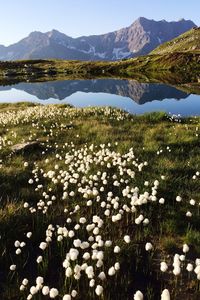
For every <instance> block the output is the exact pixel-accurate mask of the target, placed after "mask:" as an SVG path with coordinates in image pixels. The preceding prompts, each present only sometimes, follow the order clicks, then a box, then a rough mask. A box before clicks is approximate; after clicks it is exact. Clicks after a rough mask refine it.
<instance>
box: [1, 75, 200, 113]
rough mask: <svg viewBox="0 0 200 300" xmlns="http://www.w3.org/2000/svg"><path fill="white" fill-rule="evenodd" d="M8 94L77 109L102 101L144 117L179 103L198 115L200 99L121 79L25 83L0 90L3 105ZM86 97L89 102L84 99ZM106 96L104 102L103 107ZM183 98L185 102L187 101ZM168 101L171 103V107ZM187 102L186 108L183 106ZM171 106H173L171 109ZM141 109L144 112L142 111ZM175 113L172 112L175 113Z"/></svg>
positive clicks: (176, 90) (160, 85)
mask: <svg viewBox="0 0 200 300" xmlns="http://www.w3.org/2000/svg"><path fill="white" fill-rule="evenodd" d="M11 91H12V92H13V91H15V92H16V93H18V95H19V92H20V91H21V92H23V93H24V92H25V93H26V94H25V93H24V94H23V97H22V99H21V100H26V99H25V95H28V96H29V97H28V100H29V101H37V100H38V102H40V103H41V101H40V100H45V101H43V103H44V104H47V103H55V101H54V100H57V102H56V103H58V102H59V101H63V100H64V102H65V103H70V104H72V105H76V106H88V105H95V100H97V101H96V103H97V104H96V105H100V104H101V103H99V101H100V100H102V101H103V105H112V106H117V107H120V108H124V109H126V110H130V111H131V112H135V113H143V112H148V111H153V110H154V111H155V110H164V111H168V112H169V111H171V112H173V106H176V108H177V109H178V107H177V102H180V103H178V106H179V108H180V113H182V114H190V113H191V114H197V115H200V105H199V103H200V100H199V101H197V99H196V97H199V98H200V96H194V95H190V94H187V93H185V92H184V91H181V90H179V89H177V88H175V87H173V86H169V85H165V84H160V83H159V84H158V83H140V82H137V81H135V80H120V79H95V80H63V81H48V82H36V83H27V82H26V83H19V84H15V85H10V86H0V102H3V95H4V94H5V92H7V94H6V95H7V99H8V101H9V99H10V101H12V102H13V101H14V99H12V98H13V97H14V96H13V93H11ZM9 93H10V98H9ZM91 93H92V96H91ZM1 95H2V96H1ZM75 95H76V96H75ZM86 95H87V97H88V98H86ZM112 95H113V96H112ZM114 95H116V96H115V97H116V99H115V98H114ZM105 96H106V99H107V102H106V103H105ZM192 96H193V97H195V103H191V101H192V100H191V98H192V99H193V97H192ZM78 97H79V98H78ZM91 97H93V101H91V100H90V99H91ZM186 98H188V99H187V100H186ZM189 98H190V99H189ZM87 99H88V100H87ZM130 99H131V100H130ZM168 99H170V100H168ZM184 99H185V100H184ZM155 100H157V101H155ZM177 100H182V101H177ZM8 101H7V102H8ZM110 101H111V102H110ZM127 101H128V102H127ZM161 101H162V103H161ZM167 101H168V102H170V103H171V104H170V103H168V102H167ZM171 101H173V103H172V102H171ZM186 101H187V105H186V104H185V103H186ZM189 102H190V103H189ZM193 102H194V99H193ZM183 103H184V105H183V107H185V105H186V106H187V108H186V107H185V108H184V110H185V112H184V111H182V110H183V109H182V108H181V107H182V105H181V104H183ZM188 103H189V104H188ZM196 103H197V104H196ZM136 104H137V106H136ZM170 105H172V106H171V108H170ZM188 105H189V107H191V108H192V109H191V112H190V111H188ZM139 106H140V108H139ZM194 106H195V107H196V109H195V107H194ZM142 107H144V108H145V109H142ZM176 112H179V111H176ZM176 112H175V111H174V113H176Z"/></svg>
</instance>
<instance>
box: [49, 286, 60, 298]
mask: <svg viewBox="0 0 200 300" xmlns="http://www.w3.org/2000/svg"><path fill="white" fill-rule="evenodd" d="M58 294H59V293H58V290H57V289H56V288H51V289H50V291H49V297H50V298H53V299H54V298H56V297H57V296H58Z"/></svg>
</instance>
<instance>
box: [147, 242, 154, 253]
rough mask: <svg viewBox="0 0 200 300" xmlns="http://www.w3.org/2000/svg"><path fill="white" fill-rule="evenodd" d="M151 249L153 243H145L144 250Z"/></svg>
mask: <svg viewBox="0 0 200 300" xmlns="http://www.w3.org/2000/svg"><path fill="white" fill-rule="evenodd" d="M152 249H153V245H152V244H151V243H146V245H145V250H146V251H151V250H152Z"/></svg>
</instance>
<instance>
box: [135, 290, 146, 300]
mask: <svg viewBox="0 0 200 300" xmlns="http://www.w3.org/2000/svg"><path fill="white" fill-rule="evenodd" d="M143 299H144V297H143V294H142V292H140V291H137V292H136V293H135V295H134V300H143Z"/></svg>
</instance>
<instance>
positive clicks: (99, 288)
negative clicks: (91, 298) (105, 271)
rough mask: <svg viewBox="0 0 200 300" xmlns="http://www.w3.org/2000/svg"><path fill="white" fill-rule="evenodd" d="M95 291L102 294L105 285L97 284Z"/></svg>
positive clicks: (98, 294)
mask: <svg viewBox="0 0 200 300" xmlns="http://www.w3.org/2000/svg"><path fill="white" fill-rule="evenodd" d="M95 293H96V294H97V296H100V295H101V294H102V293H103V287H102V286H101V285H97V287H96V289H95Z"/></svg>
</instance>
